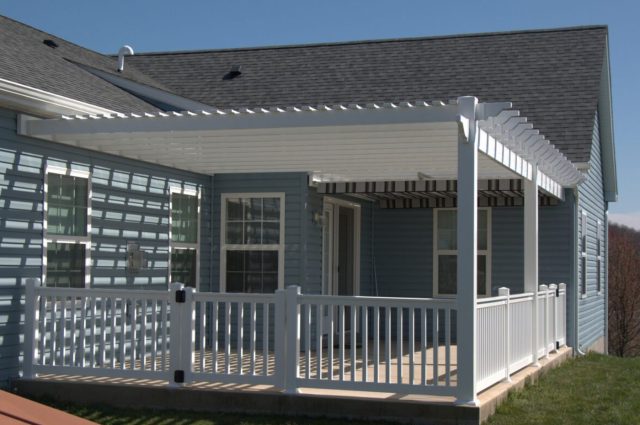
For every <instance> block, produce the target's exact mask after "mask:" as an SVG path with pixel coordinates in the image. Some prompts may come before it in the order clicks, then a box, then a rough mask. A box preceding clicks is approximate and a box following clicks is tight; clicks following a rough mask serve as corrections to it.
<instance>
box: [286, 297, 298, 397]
mask: <svg viewBox="0 0 640 425" xmlns="http://www.w3.org/2000/svg"><path fill="white" fill-rule="evenodd" d="M285 292H286V301H285V304H286V343H285V344H286V350H285V353H286V354H285V359H286V373H285V386H284V389H285V392H287V393H289V394H295V393H297V392H298V388H297V387H298V385H297V379H298V374H299V372H300V362H299V361H298V360H299V359H298V355H299V354H300V306H299V305H298V295H300V287H299V286H289V287H288V288H287V289H286V290H285Z"/></svg>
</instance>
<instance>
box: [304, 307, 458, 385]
mask: <svg viewBox="0 0 640 425" xmlns="http://www.w3.org/2000/svg"><path fill="white" fill-rule="evenodd" d="M297 298H298V302H297V311H296V312H295V314H296V316H297V317H298V320H299V323H300V326H299V329H300V332H301V333H300V339H299V341H297V342H294V343H296V344H298V345H299V348H298V347H296V348H295V349H294V350H292V353H293V355H294V358H295V359H296V361H294V363H295V364H296V365H297V370H296V371H294V375H295V376H297V385H298V386H300V387H315V388H331V389H354V390H361V391H367V390H369V391H371V390H376V391H390V392H391V391H392V392H405V393H429V394H448V395H453V394H454V389H455V381H456V378H455V376H454V372H455V370H454V366H453V365H454V364H455V357H456V352H455V346H454V345H453V342H452V339H453V335H454V332H453V331H452V329H454V325H455V322H453V321H454V320H455V301H454V300H440V299H438V300H436V299H412V298H379V297H339V296H323V295H297Z"/></svg>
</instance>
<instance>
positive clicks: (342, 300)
mask: <svg viewBox="0 0 640 425" xmlns="http://www.w3.org/2000/svg"><path fill="white" fill-rule="evenodd" d="M299 300H300V302H302V303H318V304H332V305H340V304H345V305H359V306H364V305H368V306H380V307H385V306H388V307H396V306H398V305H400V306H402V307H430V306H434V307H435V306H437V307H442V308H445V307H446V308H455V307H456V300H455V299H446V298H445V299H441V298H400V297H369V296H366V297H364V296H335V295H317V294H304V295H300V296H299Z"/></svg>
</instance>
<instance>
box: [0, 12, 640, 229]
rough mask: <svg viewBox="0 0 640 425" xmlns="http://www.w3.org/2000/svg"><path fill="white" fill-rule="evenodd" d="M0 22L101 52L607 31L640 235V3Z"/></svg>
mask: <svg viewBox="0 0 640 425" xmlns="http://www.w3.org/2000/svg"><path fill="white" fill-rule="evenodd" d="M0 14H3V15H6V16H9V17H11V18H13V19H16V20H18V21H21V22H24V23H27V24H29V25H32V26H34V27H36V28H39V29H42V30H44V31H47V32H50V33H52V34H55V35H56V36H59V37H62V38H64V39H67V40H69V41H72V42H75V43H77V44H79V45H82V46H84V47H87V48H90V49H93V50H97V51H99V52H102V53H114V52H116V51H117V50H118V48H120V47H121V46H122V45H124V44H129V45H131V46H132V47H133V48H134V50H135V51H137V52H148V51H164V50H197V49H214V48H226V47H247V46H265V45H281V44H301V43H314V42H332V41H349V40H363V39H379V38H399V37H416V36H431V35H447V34H462V33H476V32H493V31H510V30H522V29H536V28H554V27H567V26H577V25H593V24H599V25H600V24H605V25H608V26H609V45H610V54H611V69H612V88H613V113H614V131H615V143H616V155H617V166H618V186H619V201H618V202H616V203H612V204H611V205H610V218H611V220H612V221H617V222H620V223H623V224H626V225H629V226H632V227H635V228H637V229H640V196H638V195H639V194H640V192H639V189H638V186H639V185H638V183H640V166H639V164H638V163H636V159H638V158H640V143H638V135H637V132H635V131H634V130H633V129H634V128H635V127H634V123H638V121H639V118H638V117H634V114H638V113H639V112H640V108H638V106H637V105H636V104H635V103H634V102H635V101H640V78H639V77H640V48H639V46H640V1H638V0H608V1H603V0H598V1H594V0H553V1H548V0H536V1H521V0H507V1H504V0H491V1H488V0H457V1H433V0H422V1H409V0H391V1H379V0H368V1H364V0H341V1H335V0H322V1H306V0H297V1H291V0H286V1H285V0H269V1H261V0H254V1H247V0H233V1H228V0H227V1H218V0H209V1H204V0H200V1H197V0H180V1H175V0H174V1H165V0H155V1H150V0H126V1H125V0H109V1H88V0H75V1H71V0H55V1H53V0H0ZM524 48H526V46H525V47H524ZM634 105H636V106H634Z"/></svg>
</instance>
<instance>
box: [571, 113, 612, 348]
mask: <svg viewBox="0 0 640 425" xmlns="http://www.w3.org/2000/svg"><path fill="white" fill-rule="evenodd" d="M601 151H602V149H601V145H600V129H599V120H598V115H597V114H596V116H595V120H594V127H593V144H592V146H591V159H590V161H589V171H588V172H587V175H586V179H585V180H584V181H583V182H582V183H581V184H580V185H579V186H578V208H579V211H578V214H580V213H581V211H583V210H584V211H586V212H587V261H586V270H583V269H582V264H581V261H578V281H579V282H580V281H581V277H582V274H583V273H586V282H587V293H586V296H584V297H580V299H579V301H578V337H579V340H578V344H579V346H580V348H582V349H584V350H586V349H588V348H589V347H590V346H591V345H593V344H594V343H596V342H597V341H598V340H599V339H601V338H603V337H604V336H605V323H606V319H605V315H606V314H607V306H606V304H605V299H606V297H605V293H604V291H606V290H607V288H606V286H605V282H606V278H605V273H606V270H607V264H608V263H607V257H606V255H605V254H606V245H605V241H606V238H605V235H606V232H607V225H608V223H607V208H608V206H607V202H606V201H605V200H604V184H603V173H602V157H601ZM598 220H600V221H601V222H602V223H603V224H602V226H601V229H600V237H601V239H602V241H603V249H604V250H605V252H604V253H603V255H604V261H603V263H602V266H601V267H602V288H603V292H602V293H600V294H598V293H597V271H596V270H597V269H596V267H597V266H596V264H597V263H596V233H597V221H598ZM578 232H579V233H578V236H579V237H582V229H581V226H579V228H578Z"/></svg>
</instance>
